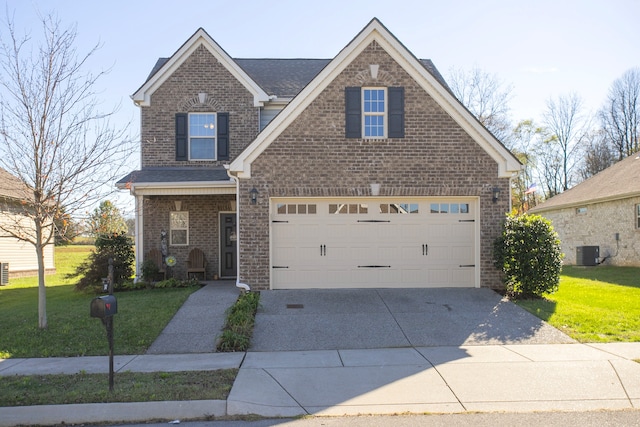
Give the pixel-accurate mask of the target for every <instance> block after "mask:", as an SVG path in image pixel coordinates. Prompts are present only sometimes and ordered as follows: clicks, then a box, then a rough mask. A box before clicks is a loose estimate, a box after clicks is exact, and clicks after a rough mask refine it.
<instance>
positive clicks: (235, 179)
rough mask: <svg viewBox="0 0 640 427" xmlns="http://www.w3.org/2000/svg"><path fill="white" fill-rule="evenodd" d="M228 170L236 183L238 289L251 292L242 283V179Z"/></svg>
mask: <svg viewBox="0 0 640 427" xmlns="http://www.w3.org/2000/svg"><path fill="white" fill-rule="evenodd" d="M224 168H225V169H226V170H227V175H229V178H231V179H232V180H234V181H235V183H236V236H237V237H236V268H237V272H236V287H237V288H240V289H242V291H243V292H249V291H251V288H250V287H249V285H247V284H246V283H242V282H240V179H239V178H238V176H237V175H234V174H233V172H231V170H230V169H229V165H224Z"/></svg>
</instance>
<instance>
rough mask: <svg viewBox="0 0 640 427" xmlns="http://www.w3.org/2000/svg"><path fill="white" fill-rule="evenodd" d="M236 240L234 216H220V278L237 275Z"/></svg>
mask: <svg viewBox="0 0 640 427" xmlns="http://www.w3.org/2000/svg"><path fill="white" fill-rule="evenodd" d="M236 240H237V239H236V214H234V213H223V214H220V277H235V276H236V274H237V268H236V255H237V250H236Z"/></svg>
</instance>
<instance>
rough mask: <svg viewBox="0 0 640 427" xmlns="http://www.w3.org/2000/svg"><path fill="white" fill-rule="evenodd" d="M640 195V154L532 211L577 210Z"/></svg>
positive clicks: (626, 159)
mask: <svg viewBox="0 0 640 427" xmlns="http://www.w3.org/2000/svg"><path fill="white" fill-rule="evenodd" d="M635 196H640V155H639V154H637V153H636V154H632V155H631V156H629V157H627V158H625V159H624V160H621V161H619V162H618V163H616V164H614V165H613V166H610V167H608V168H607V169H605V170H603V171H602V172H600V173H598V174H596V175H594V176H592V177H591V178H589V179H587V180H585V181H583V182H581V183H580V184H578V185H576V186H575V187H573V188H570V189H568V190H567V191H565V192H564V193H560V194H558V195H557V196H554V197H552V198H550V199H549V200H547V201H545V202H544V203H542V204H540V205H538V206H536V207H535V208H533V209H530V210H529V212H531V213H540V212H546V211H550V210H556V209H562V208H569V207H574V206H575V207H578V206H583V205H586V204H593V203H601V202H606V201H609V200H618V199H626V198H629V197H635Z"/></svg>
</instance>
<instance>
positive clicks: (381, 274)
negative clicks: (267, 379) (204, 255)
mask: <svg viewBox="0 0 640 427" xmlns="http://www.w3.org/2000/svg"><path fill="white" fill-rule="evenodd" d="M476 213H477V200H476V199H469V198H465V199H462V198H449V199H440V198H439V199H433V198H415V199H405V198H365V199H314V198H309V199H297V198H291V199H272V201H271V287H272V288H273V289H302V288H391V287H474V286H476V284H477V283H478V282H479V270H478V267H477V266H476V265H477V264H478V262H477V261H476V257H477V243H476V242H477V238H476V234H477V222H478V221H477V218H476V216H477V215H476Z"/></svg>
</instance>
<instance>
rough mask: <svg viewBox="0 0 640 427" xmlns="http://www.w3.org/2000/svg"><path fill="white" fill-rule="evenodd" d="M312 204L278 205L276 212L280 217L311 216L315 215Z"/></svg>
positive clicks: (314, 207)
mask: <svg viewBox="0 0 640 427" xmlns="http://www.w3.org/2000/svg"><path fill="white" fill-rule="evenodd" d="M316 210H317V208H316V205H314V204H295V203H278V204H277V205H276V212H277V213H278V214H280V215H307V214H309V215H313V214H315V213H316Z"/></svg>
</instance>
